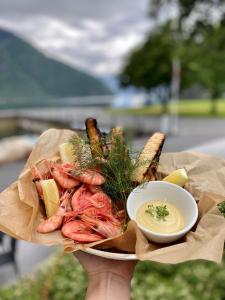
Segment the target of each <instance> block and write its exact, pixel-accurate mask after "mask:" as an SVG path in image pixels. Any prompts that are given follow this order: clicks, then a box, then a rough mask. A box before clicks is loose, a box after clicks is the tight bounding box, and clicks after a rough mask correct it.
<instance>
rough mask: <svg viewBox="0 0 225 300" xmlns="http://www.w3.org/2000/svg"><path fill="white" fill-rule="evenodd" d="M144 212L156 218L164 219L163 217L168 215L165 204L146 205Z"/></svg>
mask: <svg viewBox="0 0 225 300" xmlns="http://www.w3.org/2000/svg"><path fill="white" fill-rule="evenodd" d="M145 212H146V213H148V214H150V215H151V216H152V217H155V218H157V219H158V220H163V221H165V217H167V216H168V215H169V210H168V209H167V206H166V205H157V206H154V205H153V204H150V205H148V208H147V209H146V210H145Z"/></svg>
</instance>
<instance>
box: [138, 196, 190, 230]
mask: <svg viewBox="0 0 225 300" xmlns="http://www.w3.org/2000/svg"><path fill="white" fill-rule="evenodd" d="M136 221H137V223H139V224H140V225H142V226H143V227H144V228H146V229H148V230H151V231H153V232H158V233H175V232H178V231H180V230H182V229H183V228H184V227H185V221H184V217H183V215H182V213H181V212H180V210H179V209H178V208H177V207H176V206H175V205H173V204H171V203H167V202H165V201H159V200H155V201H148V202H145V203H143V204H142V205H141V206H140V207H139V208H138V210H137V213H136Z"/></svg>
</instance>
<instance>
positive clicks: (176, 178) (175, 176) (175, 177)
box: [163, 169, 188, 186]
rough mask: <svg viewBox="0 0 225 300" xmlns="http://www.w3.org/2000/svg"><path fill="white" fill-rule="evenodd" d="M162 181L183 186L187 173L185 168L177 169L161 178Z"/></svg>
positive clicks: (186, 179)
mask: <svg viewBox="0 0 225 300" xmlns="http://www.w3.org/2000/svg"><path fill="white" fill-rule="evenodd" d="M163 181H167V182H170V183H174V184H177V185H179V186H184V185H185V183H186V182H187V181H188V175H187V172H186V170H185V169H178V170H175V171H173V172H172V173H170V174H169V175H168V176H166V177H165V178H163Z"/></svg>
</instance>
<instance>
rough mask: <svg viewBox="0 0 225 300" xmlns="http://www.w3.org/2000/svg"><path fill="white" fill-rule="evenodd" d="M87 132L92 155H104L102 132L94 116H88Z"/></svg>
mask: <svg viewBox="0 0 225 300" xmlns="http://www.w3.org/2000/svg"><path fill="white" fill-rule="evenodd" d="M85 125H86V132H87V136H88V139H89V143H90V148H91V154H92V157H94V158H96V157H102V155H103V150H102V144H101V132H100V130H99V129H98V126H97V121H96V119H93V118H88V119H86V121H85Z"/></svg>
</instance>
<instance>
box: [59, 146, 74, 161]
mask: <svg viewBox="0 0 225 300" xmlns="http://www.w3.org/2000/svg"><path fill="white" fill-rule="evenodd" d="M59 153H60V157H61V160H62V162H63V163H74V161H75V155H74V149H73V145H72V144H71V143H64V144H61V145H59Z"/></svg>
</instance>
